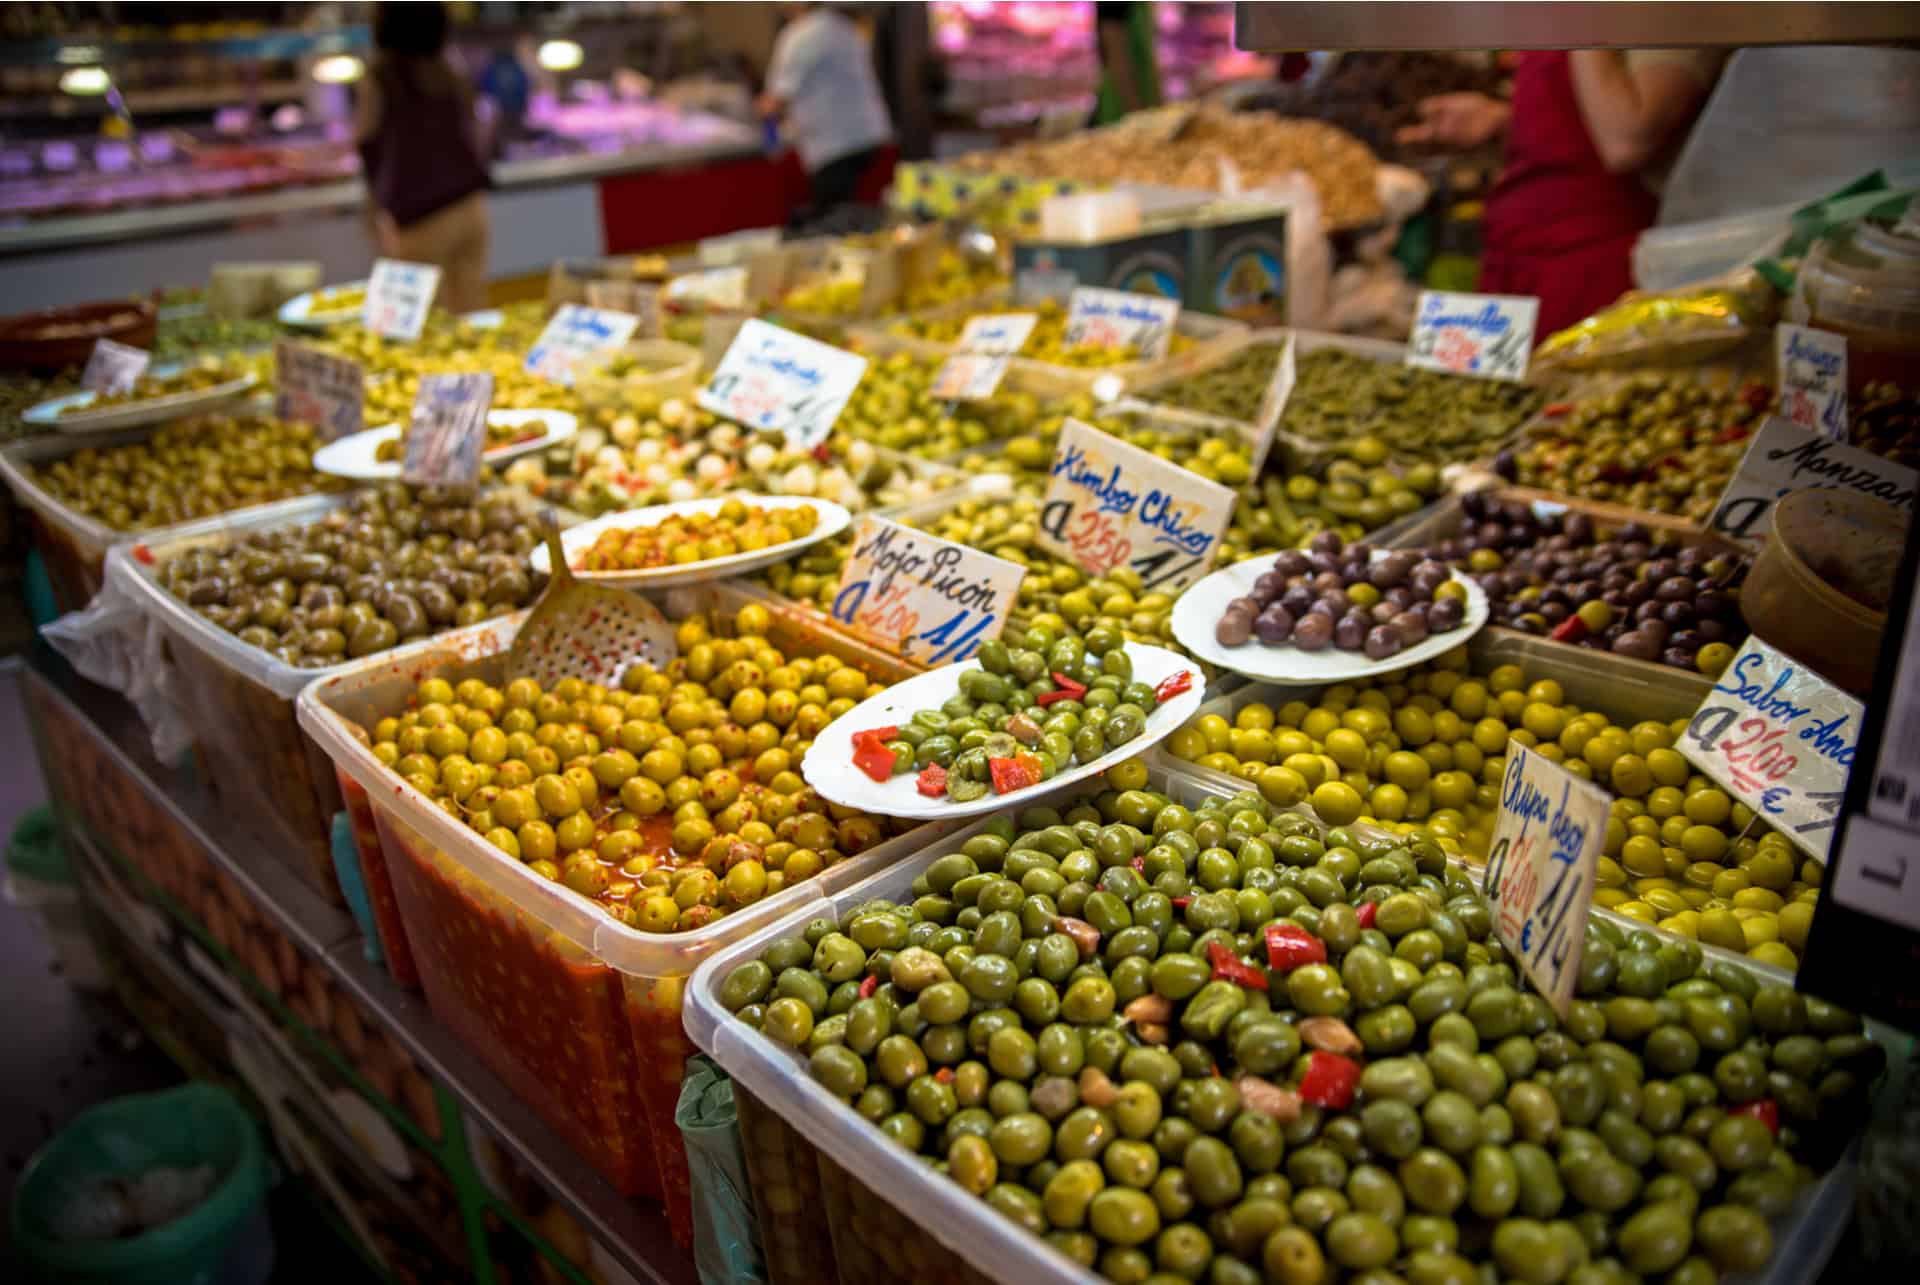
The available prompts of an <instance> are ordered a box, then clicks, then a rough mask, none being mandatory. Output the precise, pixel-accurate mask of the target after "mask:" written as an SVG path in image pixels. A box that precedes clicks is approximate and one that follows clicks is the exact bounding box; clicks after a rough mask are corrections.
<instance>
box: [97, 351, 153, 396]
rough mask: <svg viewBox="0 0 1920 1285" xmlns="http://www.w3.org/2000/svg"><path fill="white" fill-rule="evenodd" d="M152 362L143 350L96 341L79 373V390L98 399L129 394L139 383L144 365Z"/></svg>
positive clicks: (145, 367) (144, 370) (150, 357)
mask: <svg viewBox="0 0 1920 1285" xmlns="http://www.w3.org/2000/svg"><path fill="white" fill-rule="evenodd" d="M152 359H153V354H152V353H150V352H148V351H147V350H146V349H145V348H135V347H133V346H131V345H130V344H121V343H115V342H114V341H113V340H111V339H96V340H94V341H93V351H92V352H91V353H89V354H87V368H86V369H85V370H83V371H81V372H80V387H82V388H86V389H90V390H92V391H93V392H96V393H99V394H100V395H101V396H102V397H111V396H113V395H114V394H116V393H130V392H132V391H133V386H134V385H135V384H137V383H139V382H140V376H142V375H144V374H146V372H147V363H148V362H149V361H151V360H152Z"/></svg>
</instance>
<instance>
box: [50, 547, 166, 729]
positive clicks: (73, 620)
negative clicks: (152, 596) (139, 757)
mask: <svg viewBox="0 0 1920 1285" xmlns="http://www.w3.org/2000/svg"><path fill="white" fill-rule="evenodd" d="M40 633H41V636H42V637H44V638H45V639H46V640H47V641H48V642H49V643H52V644H53V647H54V650H56V651H58V652H59V653H60V654H61V655H62V656H65V657H66V658H67V661H68V663H70V664H71V665H72V666H73V667H74V668H75V669H77V670H79V671H80V673H81V675H82V676H83V677H86V678H89V679H91V680H92V681H94V682H96V683H99V684H100V685H101V686H102V687H110V688H112V689H113V690H114V691H117V692H119V693H120V694H121V695H123V696H125V697H126V698H127V700H128V701H130V702H131V703H132V705H133V707H134V708H135V709H137V710H139V711H140V718H141V720H142V721H143V722H145V723H146V725H147V731H148V733H149V734H150V735H151V737H152V738H153V755H154V757H155V758H157V759H159V760H160V761H161V762H162V763H172V762H175V761H176V760H178V759H179V758H180V757H181V756H182V755H183V754H185V753H186V752H187V751H188V750H190V749H192V748H193V725H192V724H191V723H190V722H189V721H188V720H187V718H186V716H185V715H184V714H183V713H182V710H181V703H180V697H179V693H178V691H177V686H178V683H177V680H176V678H175V675H174V670H173V665H172V663H171V662H170V661H169V660H168V659H167V653H166V636H165V634H164V633H163V632H162V630H161V628H160V625H159V622H157V621H155V620H153V619H151V618H149V617H148V616H147V615H146V614H145V613H144V612H142V611H141V610H140V607H139V604H138V603H137V602H136V600H135V599H134V597H133V595H132V594H130V593H129V592H128V591H127V590H126V588H125V587H124V586H123V585H121V584H120V583H118V582H117V581H116V580H115V579H114V578H113V577H112V576H111V575H109V576H108V577H107V578H106V583H105V584H103V585H102V586H101V587H100V592H99V593H97V594H95V595H94V596H93V601H92V602H90V603H88V604H87V605H86V606H85V607H83V608H81V609H80V610H79V611H70V612H68V613H67V614H66V615H64V616H62V617H60V619H58V620H56V621H54V622H53V623H52V624H50V625H48V626H47V627H46V628H44V629H42V630H41V631H40Z"/></svg>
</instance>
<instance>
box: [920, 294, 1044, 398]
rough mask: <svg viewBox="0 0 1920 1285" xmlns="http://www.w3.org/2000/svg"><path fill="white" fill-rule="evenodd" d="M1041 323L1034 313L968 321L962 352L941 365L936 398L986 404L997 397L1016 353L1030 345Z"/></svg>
mask: <svg viewBox="0 0 1920 1285" xmlns="http://www.w3.org/2000/svg"><path fill="white" fill-rule="evenodd" d="M1039 320H1040V317H1039V315H1038V314H1037V313H1031V312H998V313H992V314H990V315H988V316H984V317H970V318H968V320H967V324H966V327H965V328H964V329H962V330H961V332H960V351H958V352H956V353H954V354H953V355H952V356H950V357H948V358H947V359H946V360H945V361H943V362H941V363H940V369H939V370H937V371H935V372H934V375H933V390H932V391H933V396H934V397H935V398H937V399H939V400H941V401H949V402H951V401H961V402H973V401H983V400H985V399H986V398H988V397H991V396H993V392H994V390H995V389H996V388H998V387H1000V381H1001V380H1003V379H1005V378H1006V377H1007V368H1008V367H1009V366H1010V365H1012V357H1013V354H1014V353H1017V352H1019V351H1020V349H1021V348H1022V347H1023V346H1024V345H1025V344H1026V342H1027V337H1028V336H1029V335H1031V334H1032V333H1033V327H1034V325H1035V324H1036V323H1037V322H1038V321H1039Z"/></svg>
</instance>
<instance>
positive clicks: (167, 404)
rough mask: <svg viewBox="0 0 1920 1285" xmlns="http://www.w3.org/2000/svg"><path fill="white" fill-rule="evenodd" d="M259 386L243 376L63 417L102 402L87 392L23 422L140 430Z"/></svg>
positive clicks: (29, 413) (166, 370)
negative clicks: (69, 411)
mask: <svg viewBox="0 0 1920 1285" xmlns="http://www.w3.org/2000/svg"><path fill="white" fill-rule="evenodd" d="M179 369H180V363H178V362H169V363H167V364H166V365H162V366H156V367H154V370H153V373H154V374H155V375H159V376H166V375H171V374H173V373H174V372H175V371H177V370H179ZM255 382H256V381H255V379H254V377H253V376H252V375H239V376H236V377H235V378H233V379H229V380H227V381H226V382H225V383H224V384H215V385H213V386H212V387H211V388H196V389H194V390H193V391H192V392H187V393H169V394H167V395H166V396H165V397H149V398H147V399H146V400H144V401H138V402H119V403H116V404H114V405H112V406H108V407H106V408H104V409H102V410H96V411H87V410H83V411H81V412H79V413H78V414H74V415H65V414H62V413H61V412H63V411H65V410H66V409H67V408H68V407H70V406H91V405H92V404H93V403H94V401H95V400H97V399H98V396H99V394H97V393H95V392H93V391H92V390H91V389H86V390H82V391H81V392H77V393H68V394H67V395H66V396H64V397H52V398H49V399H47V400H46V401H44V402H41V403H40V404H39V405H38V406H34V407H31V408H29V409H28V410H26V411H23V412H22V413H21V415H20V418H21V419H22V420H24V421H25V422H26V423H29V424H32V425H33V426H34V427H36V428H52V429H57V430H58V431H60V432H62V433H110V432H112V431H114V430H115V429H119V428H138V427H140V426H141V425H142V424H156V423H158V422H160V421H161V420H163V419H177V418H179V417H180V416H182V415H192V414H194V413H196V412H198V411H203V410H209V409H211V408H213V407H215V406H218V405H220V404H221V403H222V402H230V401H232V400H233V399H234V398H236V397H238V396H240V395H241V394H242V393H244V392H246V391H247V390H248V389H249V388H252V387H253V385H254V383H255Z"/></svg>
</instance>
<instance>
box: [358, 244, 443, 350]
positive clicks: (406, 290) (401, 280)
mask: <svg viewBox="0 0 1920 1285" xmlns="http://www.w3.org/2000/svg"><path fill="white" fill-rule="evenodd" d="M439 289H440V269H439V268H437V267H435V266H434V265H432V264H431V263H406V262H403V261H402V260H399V259H375V260H374V261H373V275H372V276H371V277H369V278H367V309H366V313H365V315H364V318H363V320H364V323H365V325H366V327H367V329H368V330H371V331H372V332H373V333H374V334H376V335H383V336H385V337H386V338H388V339H405V340H409V341H411V340H414V339H418V338H419V337H420V331H421V330H422V329H423V328H424V327H425V326H426V324H427V313H428V311H429V310H430V309H431V308H432V307H433V296H434V293H435V292H436V291H438V290H439Z"/></svg>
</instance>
